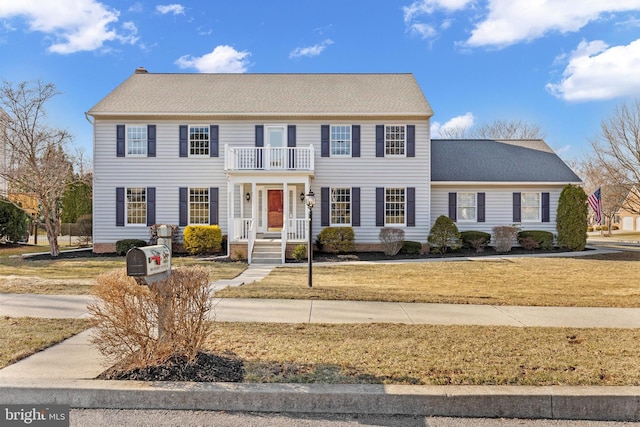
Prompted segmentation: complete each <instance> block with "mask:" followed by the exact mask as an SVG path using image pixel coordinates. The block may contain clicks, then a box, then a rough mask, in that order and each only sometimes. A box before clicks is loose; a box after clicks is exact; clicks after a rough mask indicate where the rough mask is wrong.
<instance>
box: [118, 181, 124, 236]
mask: <svg viewBox="0 0 640 427" xmlns="http://www.w3.org/2000/svg"><path fill="white" fill-rule="evenodd" d="M116 227H124V187H117V188H116Z"/></svg>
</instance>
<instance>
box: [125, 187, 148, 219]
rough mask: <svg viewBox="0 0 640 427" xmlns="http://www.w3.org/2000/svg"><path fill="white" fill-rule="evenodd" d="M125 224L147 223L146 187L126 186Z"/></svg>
mask: <svg viewBox="0 0 640 427" xmlns="http://www.w3.org/2000/svg"><path fill="white" fill-rule="evenodd" d="M126 208H127V216H126V218H127V224H129V225H146V224H147V189H146V188H144V187H141V188H127V199H126Z"/></svg>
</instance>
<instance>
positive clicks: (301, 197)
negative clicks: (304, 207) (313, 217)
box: [300, 191, 305, 202]
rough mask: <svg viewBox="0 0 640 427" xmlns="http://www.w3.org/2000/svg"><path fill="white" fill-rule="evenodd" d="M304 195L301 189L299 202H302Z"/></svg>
mask: <svg viewBox="0 0 640 427" xmlns="http://www.w3.org/2000/svg"><path fill="white" fill-rule="evenodd" d="M304 197H305V196H304V191H301V192H300V201H301V202H304Z"/></svg>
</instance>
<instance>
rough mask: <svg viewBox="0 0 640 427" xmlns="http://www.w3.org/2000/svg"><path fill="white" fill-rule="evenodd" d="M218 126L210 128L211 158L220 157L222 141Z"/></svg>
mask: <svg viewBox="0 0 640 427" xmlns="http://www.w3.org/2000/svg"><path fill="white" fill-rule="evenodd" d="M218 134H219V128H218V125H211V126H209V157H219V156H220V151H219V150H220V140H219V136H218Z"/></svg>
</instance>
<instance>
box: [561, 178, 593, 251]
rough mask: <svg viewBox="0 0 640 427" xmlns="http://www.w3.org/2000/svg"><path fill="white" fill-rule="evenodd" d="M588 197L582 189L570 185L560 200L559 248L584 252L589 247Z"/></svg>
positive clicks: (562, 193) (563, 190)
mask: <svg viewBox="0 0 640 427" xmlns="http://www.w3.org/2000/svg"><path fill="white" fill-rule="evenodd" d="M588 213H589V209H588V207H587V195H586V194H585V192H584V190H583V189H582V187H578V186H577V185H571V184H568V185H567V186H565V187H564V188H563V189H562V192H561V193H560V198H559V199H558V211H557V214H556V229H557V230H558V246H560V247H561V248H565V249H569V250H571V251H582V250H584V248H585V246H587V232H586V230H587V225H588V222H587V216H588Z"/></svg>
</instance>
